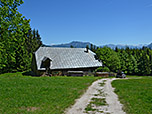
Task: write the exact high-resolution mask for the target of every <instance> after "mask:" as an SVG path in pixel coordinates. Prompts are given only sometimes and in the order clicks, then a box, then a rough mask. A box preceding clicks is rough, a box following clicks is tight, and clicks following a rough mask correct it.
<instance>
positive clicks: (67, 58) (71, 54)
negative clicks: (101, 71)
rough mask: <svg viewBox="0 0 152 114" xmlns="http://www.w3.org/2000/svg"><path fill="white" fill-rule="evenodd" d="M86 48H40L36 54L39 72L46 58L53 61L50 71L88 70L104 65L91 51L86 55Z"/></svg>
mask: <svg viewBox="0 0 152 114" xmlns="http://www.w3.org/2000/svg"><path fill="white" fill-rule="evenodd" d="M85 51H86V48H55V47H40V48H39V49H38V50H37V51H36V52H35V57H36V62H37V68H38V70H45V69H44V68H40V66H41V64H42V60H43V58H44V57H48V58H49V59H51V60H52V61H51V66H50V69H70V68H88V67H99V66H102V63H101V62H99V61H98V60H96V59H95V53H93V52H92V51H90V50H89V53H86V52H85Z"/></svg>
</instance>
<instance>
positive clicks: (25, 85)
mask: <svg viewBox="0 0 152 114" xmlns="http://www.w3.org/2000/svg"><path fill="white" fill-rule="evenodd" d="M94 80H96V78H94V77H31V76H22V74H21V73H10V74H9V73H8V74H3V75H0V114H26V113H28V114H61V113H63V112H64V110H65V109H66V108H67V107H69V106H70V105H71V104H73V103H74V100H75V99H76V98H78V97H79V96H80V95H81V94H82V93H83V92H84V91H85V90H86V88H87V87H88V86H89V85H90V84H91V83H92V82H93V81H94Z"/></svg>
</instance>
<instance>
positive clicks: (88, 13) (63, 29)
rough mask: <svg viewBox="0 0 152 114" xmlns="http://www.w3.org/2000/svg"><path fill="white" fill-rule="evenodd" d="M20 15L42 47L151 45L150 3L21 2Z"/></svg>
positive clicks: (143, 0) (114, 0)
mask: <svg viewBox="0 0 152 114" xmlns="http://www.w3.org/2000/svg"><path fill="white" fill-rule="evenodd" d="M19 12H20V13H22V14H23V15H24V16H25V17H26V18H28V19H31V22H30V24H31V27H32V28H35V29H38V30H39V33H40V35H41V37H42V41H43V43H44V44H59V43H67V42H71V41H88V42H91V43H93V44H96V45H103V44H133V45H135V44H149V43H151V42H152V1H151V0H24V4H22V5H21V6H20V7H19Z"/></svg>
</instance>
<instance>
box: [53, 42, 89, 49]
mask: <svg viewBox="0 0 152 114" xmlns="http://www.w3.org/2000/svg"><path fill="white" fill-rule="evenodd" d="M87 45H88V46H90V45H91V43H90V42H80V41H72V42H70V43H65V44H57V45H51V47H71V46H73V47H75V48H86V46H87Z"/></svg>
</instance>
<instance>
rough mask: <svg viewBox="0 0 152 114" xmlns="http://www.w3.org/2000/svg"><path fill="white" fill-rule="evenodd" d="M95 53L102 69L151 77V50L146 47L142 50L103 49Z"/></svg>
mask: <svg viewBox="0 0 152 114" xmlns="http://www.w3.org/2000/svg"><path fill="white" fill-rule="evenodd" d="M94 50H95V49H94ZM95 52H96V53H97V56H98V57H99V58H100V59H101V60H102V62H103V64H104V67H106V68H109V69H110V71H113V72H117V71H118V70H121V71H123V72H125V73H126V74H135V75H152V50H151V49H149V48H147V47H143V48H142V49H129V48H128V47H127V48H125V49H118V48H116V49H115V50H112V49H111V48H108V47H103V48H98V49H97V50H96V51H95Z"/></svg>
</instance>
